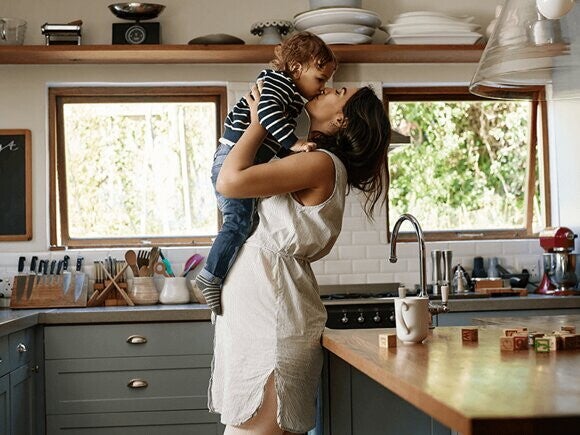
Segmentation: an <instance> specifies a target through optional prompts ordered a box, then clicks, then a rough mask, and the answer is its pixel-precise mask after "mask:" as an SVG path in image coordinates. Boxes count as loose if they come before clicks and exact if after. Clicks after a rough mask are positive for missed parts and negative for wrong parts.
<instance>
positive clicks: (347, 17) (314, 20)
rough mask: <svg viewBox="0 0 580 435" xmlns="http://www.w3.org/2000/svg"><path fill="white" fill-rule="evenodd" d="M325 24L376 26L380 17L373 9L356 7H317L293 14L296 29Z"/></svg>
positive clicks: (379, 22)
mask: <svg viewBox="0 0 580 435" xmlns="http://www.w3.org/2000/svg"><path fill="white" fill-rule="evenodd" d="M325 24H360V25H363V26H368V27H378V26H380V25H381V19H380V18H379V16H378V15H377V14H376V13H375V12H373V11H367V10H365V9H357V8H327V9H317V10H314V11H307V12H302V13H300V14H297V15H295V16H294V27H295V28H296V30H298V31H301V30H306V29H308V28H310V27H314V26H322V25H325Z"/></svg>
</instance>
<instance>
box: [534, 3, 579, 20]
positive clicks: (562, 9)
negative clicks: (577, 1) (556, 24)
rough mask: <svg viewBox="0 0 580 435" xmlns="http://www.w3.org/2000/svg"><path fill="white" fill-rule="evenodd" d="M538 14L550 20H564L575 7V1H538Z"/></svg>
mask: <svg viewBox="0 0 580 435" xmlns="http://www.w3.org/2000/svg"><path fill="white" fill-rule="evenodd" d="M536 6H537V8H538V12H540V13H541V14H542V15H543V16H544V17H546V18H548V19H549V20H556V19H558V18H562V17H563V16H564V15H566V14H567V13H568V12H570V10H572V8H573V7H574V0H536Z"/></svg>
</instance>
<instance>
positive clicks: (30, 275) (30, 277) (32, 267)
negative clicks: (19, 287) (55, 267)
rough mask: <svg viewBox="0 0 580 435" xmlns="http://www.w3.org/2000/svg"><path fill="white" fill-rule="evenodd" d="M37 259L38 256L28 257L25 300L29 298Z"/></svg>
mask: <svg viewBox="0 0 580 435" xmlns="http://www.w3.org/2000/svg"><path fill="white" fill-rule="evenodd" d="M37 261H38V257H37V256H36V255H34V256H33V257H32V258H31V259H30V272H29V273H28V282H27V283H26V284H27V286H26V300H28V299H30V296H32V289H33V288H34V281H35V279H34V278H35V277H36V262H37Z"/></svg>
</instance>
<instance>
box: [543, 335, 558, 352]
mask: <svg viewBox="0 0 580 435" xmlns="http://www.w3.org/2000/svg"><path fill="white" fill-rule="evenodd" d="M546 338H547V339H548V340H549V343H550V352H556V351H557V350H560V349H562V340H561V339H560V337H557V336H555V335H550V336H548V337H546Z"/></svg>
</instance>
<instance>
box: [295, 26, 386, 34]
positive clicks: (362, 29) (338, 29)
mask: <svg viewBox="0 0 580 435" xmlns="http://www.w3.org/2000/svg"><path fill="white" fill-rule="evenodd" d="M305 30H306V31H308V32H310V33H314V34H315V35H321V34H323V33H357V34H359V35H367V36H373V35H374V34H375V30H376V29H375V28H374V27H368V26H363V25H359V24H323V25H322V26H314V27H309V28H308V29H305Z"/></svg>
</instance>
